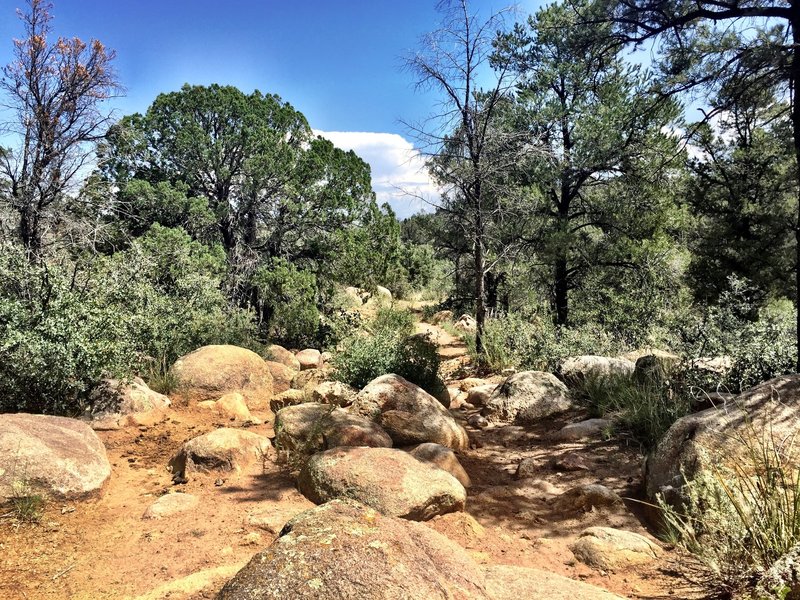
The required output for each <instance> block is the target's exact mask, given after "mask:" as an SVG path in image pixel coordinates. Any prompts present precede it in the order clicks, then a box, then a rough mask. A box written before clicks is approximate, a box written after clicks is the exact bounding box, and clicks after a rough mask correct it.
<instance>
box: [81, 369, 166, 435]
mask: <svg viewBox="0 0 800 600" xmlns="http://www.w3.org/2000/svg"><path fill="white" fill-rule="evenodd" d="M90 403H91V407H92V409H91V414H90V419H91V426H92V429H96V430H99V431H101V430H107V429H119V428H121V427H128V426H134V427H135V426H137V425H155V424H157V423H160V422H162V421H164V420H166V419H167V410H166V409H167V408H168V407H169V406H170V404H171V403H170V399H169V398H167V397H166V396H165V395H163V394H159V393H158V392H154V391H153V390H151V389H150V388H149V387H148V386H147V384H146V383H145V382H144V381H143V380H142V379H140V378H139V377H134V378H133V379H132V380H131V381H129V382H125V381H121V380H119V379H105V380H103V381H102V382H101V383H100V385H99V386H98V387H97V389H95V390H94V391H93V392H92V395H91V398H90Z"/></svg>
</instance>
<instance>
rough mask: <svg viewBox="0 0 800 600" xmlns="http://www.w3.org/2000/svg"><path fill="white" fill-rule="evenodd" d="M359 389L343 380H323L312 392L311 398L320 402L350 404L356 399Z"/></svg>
mask: <svg viewBox="0 0 800 600" xmlns="http://www.w3.org/2000/svg"><path fill="white" fill-rule="evenodd" d="M357 394H358V390H356V389H353V388H352V387H350V386H349V385H347V384H346V383H342V382H341V381H323V382H322V383H320V384H319V385H318V386H317V387H315V388H314V391H313V392H311V399H312V400H313V401H314V402H319V403H320V404H333V405H334V406H342V407H344V406H350V405H351V404H352V403H353V400H355V398H356V395H357Z"/></svg>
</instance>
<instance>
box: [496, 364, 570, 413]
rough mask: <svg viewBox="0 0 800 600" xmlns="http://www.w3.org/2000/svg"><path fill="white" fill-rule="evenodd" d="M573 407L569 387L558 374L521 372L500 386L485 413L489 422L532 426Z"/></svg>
mask: <svg viewBox="0 0 800 600" xmlns="http://www.w3.org/2000/svg"><path fill="white" fill-rule="evenodd" d="M572 408H573V404H572V400H571V398H570V396H569V391H568V390H567V387H566V386H565V385H564V384H563V383H562V382H561V381H559V380H558V379H557V378H556V376H555V375H552V374H551V373H544V372H542V371H521V372H520V373H515V374H514V375H512V376H511V377H509V378H508V379H506V380H505V382H503V384H502V385H500V386H498V387H497V389H496V390H495V391H494V393H492V395H491V397H490V398H489V401H488V402H487V403H486V407H485V408H484V409H483V411H482V412H483V415H484V416H485V417H486V418H487V419H489V421H500V422H512V421H518V422H519V423H522V424H532V423H535V422H536V421H538V420H539V419H544V418H546V417H551V416H554V415H558V414H561V413H564V412H566V411H568V410H570V409H572Z"/></svg>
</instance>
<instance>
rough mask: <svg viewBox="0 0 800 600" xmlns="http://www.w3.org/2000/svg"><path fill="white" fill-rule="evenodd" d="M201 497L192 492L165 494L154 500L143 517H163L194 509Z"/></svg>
mask: <svg viewBox="0 0 800 600" xmlns="http://www.w3.org/2000/svg"><path fill="white" fill-rule="evenodd" d="M198 504H200V499H199V498H198V497H197V496H193V495H191V494H182V493H180V492H178V493H175V494H165V495H163V496H161V497H160V498H159V499H158V500H156V501H155V502H153V503H152V504H151V505H150V506H149V507H148V508H147V510H146V511H144V515H142V518H143V519H163V518H164V517H171V516H172V515H176V514H178V513H181V512H185V511H187V510H192V509H193V508H195V507H196V506H197V505H198Z"/></svg>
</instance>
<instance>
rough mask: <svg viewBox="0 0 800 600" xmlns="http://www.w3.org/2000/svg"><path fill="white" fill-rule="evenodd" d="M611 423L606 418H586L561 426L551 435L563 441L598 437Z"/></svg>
mask: <svg viewBox="0 0 800 600" xmlns="http://www.w3.org/2000/svg"><path fill="white" fill-rule="evenodd" d="M612 425H613V424H612V422H611V421H610V420H608V419H587V420H586V421H581V422H579V423H570V424H569V425H566V426H565V427H562V428H561V430H560V431H559V432H558V433H556V434H555V435H554V436H553V437H554V438H555V439H557V440H559V441H563V442H571V441H575V440H582V439H586V438H599V437H601V436H602V435H603V433H604V432H606V431H609V430H610V429H611V427H612Z"/></svg>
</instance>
